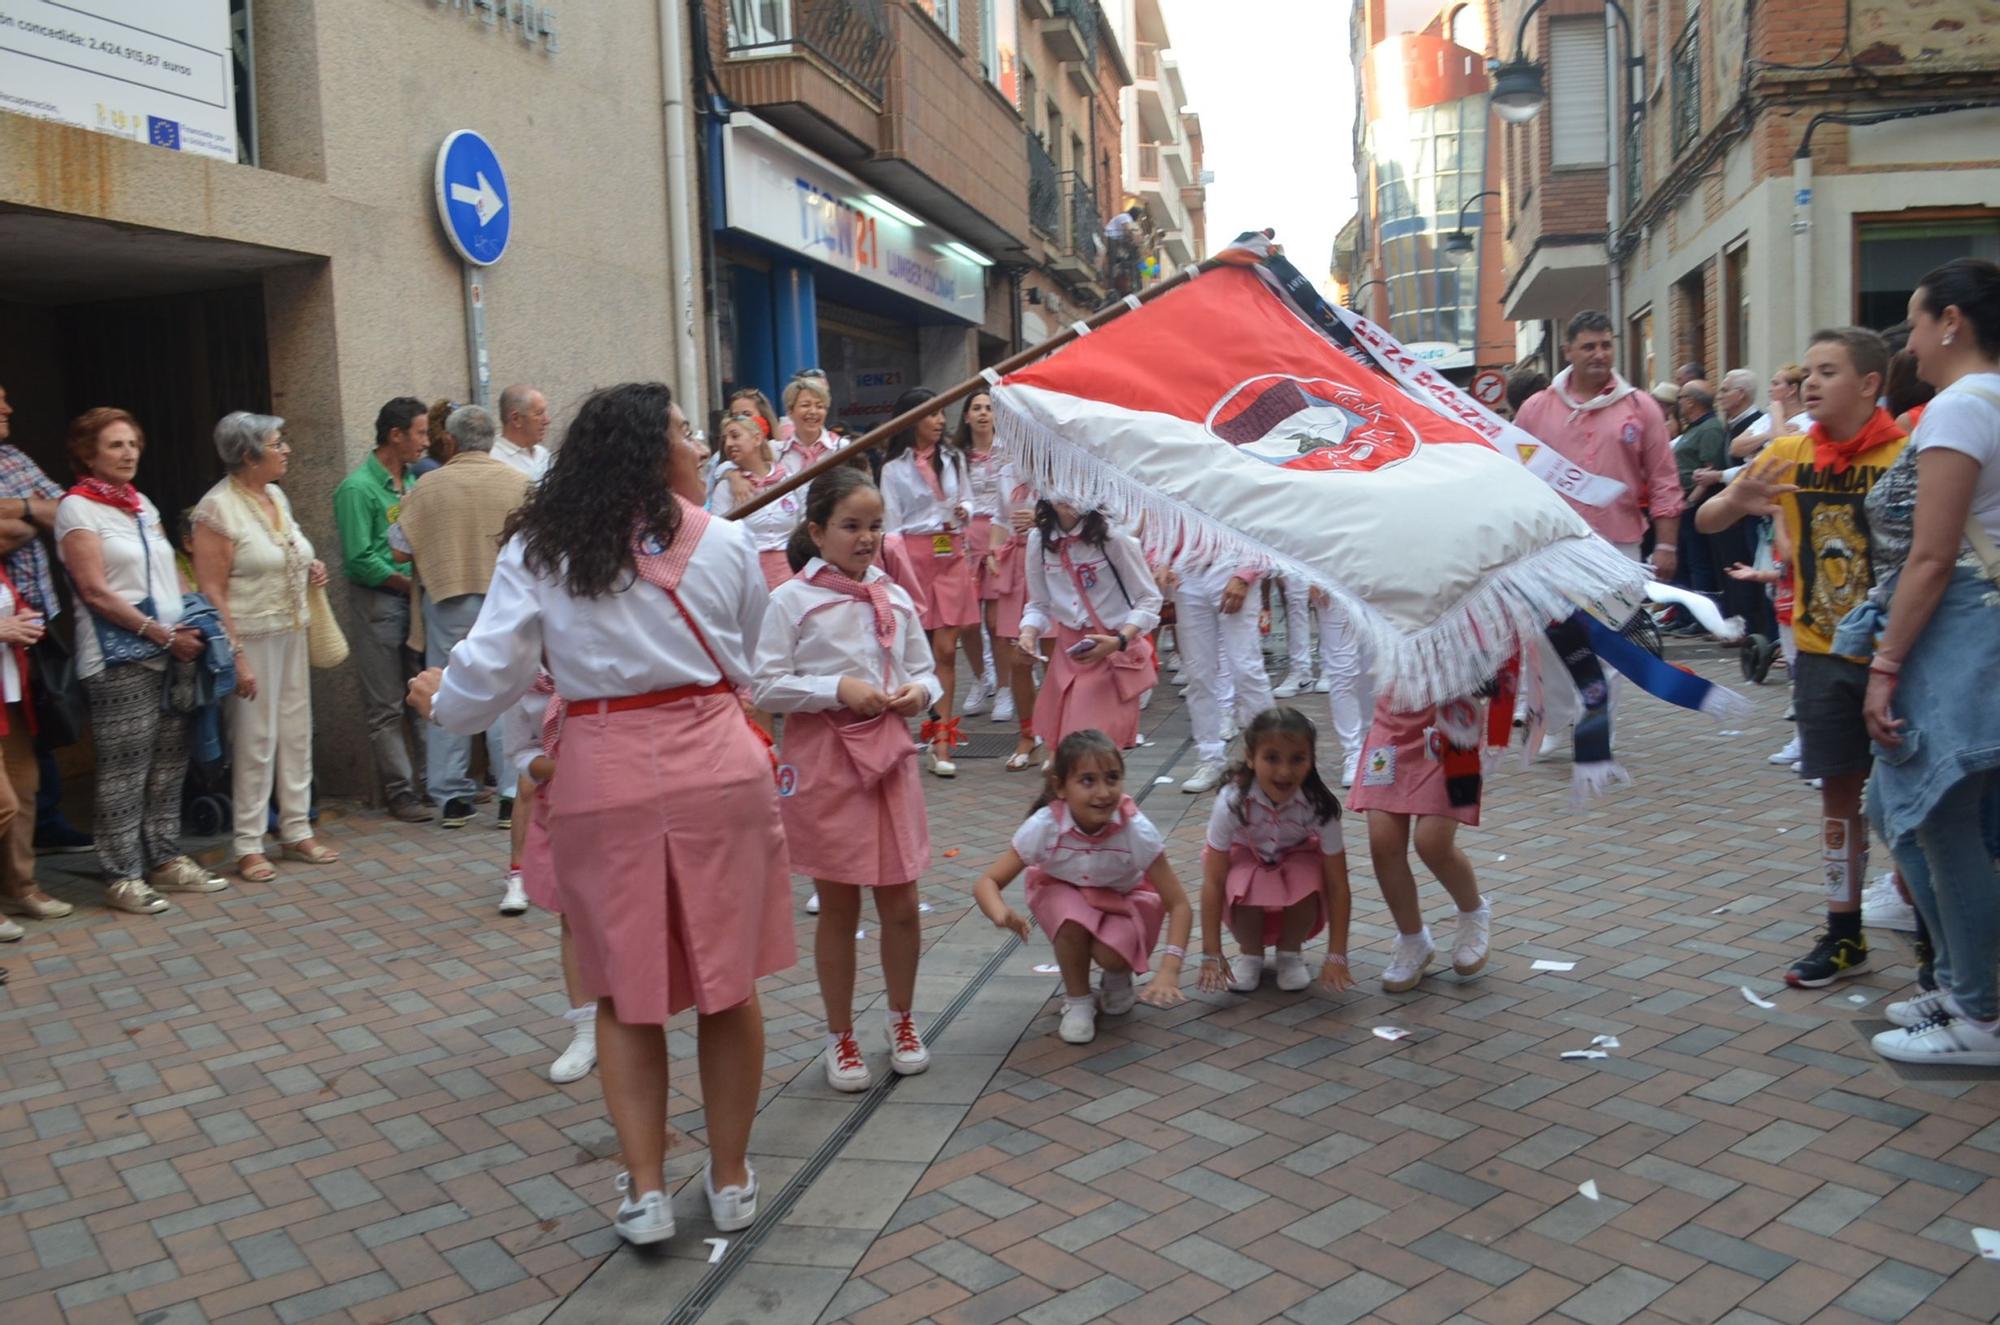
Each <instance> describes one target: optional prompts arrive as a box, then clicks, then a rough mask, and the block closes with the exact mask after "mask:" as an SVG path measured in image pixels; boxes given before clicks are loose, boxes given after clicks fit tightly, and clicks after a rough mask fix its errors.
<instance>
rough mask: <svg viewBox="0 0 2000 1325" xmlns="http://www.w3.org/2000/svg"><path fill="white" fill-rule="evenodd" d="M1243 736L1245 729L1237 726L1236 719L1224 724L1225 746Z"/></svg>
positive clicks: (1225, 721) (1229, 719) (1228, 720)
mask: <svg viewBox="0 0 2000 1325" xmlns="http://www.w3.org/2000/svg"><path fill="white" fill-rule="evenodd" d="M1242 734H1243V729H1242V728H1241V727H1239V726H1237V725H1236V719H1234V718H1228V719H1226V720H1224V722H1223V724H1222V743H1223V744H1224V745H1228V744H1229V743H1230V742H1231V741H1233V740H1235V739H1236V738H1237V737H1239V736H1241V735H1242Z"/></svg>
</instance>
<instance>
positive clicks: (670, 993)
mask: <svg viewBox="0 0 2000 1325" xmlns="http://www.w3.org/2000/svg"><path fill="white" fill-rule="evenodd" d="M558 763H559V764H560V772H559V773H558V774H557V776H556V777H555V778H554V779H552V780H551V781H550V783H549V785H548V786H547V787H546V788H544V789H543V792H542V795H541V796H540V797H538V799H539V800H545V801H546V802H547V803H548V825H549V840H550V845H551V847H552V848H553V851H552V855H553V858H554V862H555V872H556V876H557V877H558V878H560V879H562V880H563V881H564V883H563V888H562V903H563V915H564V916H565V918H567V919H568V921H569V923H570V934H571V937H572V939H573V940H574V945H575V953H576V964H577V972H578V975H579V976H580V977H581V984H582V988H581V989H580V990H579V991H578V993H579V995H580V997H581V999H582V1000H583V1001H592V1000H596V999H602V998H608V999H610V1000H611V1002H612V1004H613V1006H614V1008H615V1010H616V1014H617V1017H618V1020H620V1021H621V1022H624V1023H625V1024H627V1025H638V1026H656V1025H663V1024H665V1022H666V1021H667V1019H668V1018H669V1017H671V1016H673V1015H674V1014H675V1013H677V1012H680V1011H682V1010H683V1009H685V1008H687V1007H690V1006H692V1007H694V1008H696V1009H697V1010H699V1011H701V1012H723V1011H727V1010H728V1009H730V1008H733V1007H736V1006H738V1005H739V1004H741V1003H743V1002H745V1001H746V1000H747V999H749V998H750V997H751V996H752V995H753V994H754V993H755V992H756V988H757V979H758V977H759V976H765V975H772V974H775V973H777V972H779V971H783V970H786V969H788V968H789V967H791V966H792V965H793V963H794V962H796V961H797V960H798V950H797V946H796V944H795V942H794V940H793V935H792V914H791V910H792V899H791V865H790V861H789V859H788V857H787V855H786V852H785V835H784V832H783V831H782V830H781V829H780V827H779V814H778V792H777V788H776V787H774V786H773V785H772V782H771V761H770V758H769V755H768V753H767V752H766V751H765V749H764V747H763V746H762V745H761V744H760V743H759V742H758V741H757V739H756V738H755V737H754V736H753V735H751V732H750V727H749V724H748V723H746V722H745V721H744V718H743V708H742V705H740V704H739V703H738V702H737V700H736V698H735V696H733V695H704V696H701V697H699V698H696V699H689V700H683V701H682V702H680V703H677V704H665V705H662V706H660V707H658V708H643V709H631V710H628V711H626V712H623V713H609V714H604V713H585V712H580V711H579V710H578V709H576V708H572V709H571V711H570V714H569V717H568V719H567V720H566V722H565V723H564V726H563V734H562V748H561V750H560V752H559V754H558Z"/></svg>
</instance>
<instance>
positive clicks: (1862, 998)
mask: <svg viewBox="0 0 2000 1325" xmlns="http://www.w3.org/2000/svg"><path fill="white" fill-rule="evenodd" d="M1847 1001H1848V1002H1850V1003H1856V1004H1859V1003H1866V1002H1867V1001H1868V995H1866V994H1849V995H1848V996H1847Z"/></svg>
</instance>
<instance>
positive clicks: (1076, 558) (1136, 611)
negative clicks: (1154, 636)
mask: <svg viewBox="0 0 2000 1325" xmlns="http://www.w3.org/2000/svg"><path fill="white" fill-rule="evenodd" d="M1065 545H1066V546H1067V547H1068V549H1069V556H1070V567H1071V568H1072V569H1074V570H1075V571H1076V576H1075V578H1072V577H1071V576H1070V573H1069V571H1068V570H1065V569H1064V568H1063V564H1062V554H1061V548H1062V547H1063V546H1065ZM1027 567H1028V605H1027V608H1026V610H1024V611H1023V612H1022V613H1021V629H1023V630H1032V631H1034V632H1035V633H1036V634H1037V635H1046V634H1048V633H1049V632H1050V631H1051V630H1053V629H1054V628H1055V627H1056V626H1057V625H1064V626H1068V627H1069V628H1070V629H1071V630H1075V631H1081V632H1083V633H1084V634H1094V633H1095V632H1096V630H1097V627H1096V624H1095V623H1094V622H1093V621H1092V620H1091V612H1090V610H1089V609H1087V608H1086V607H1085V606H1084V595H1085V594H1088V595H1089V603H1090V609H1095V611H1096V614H1097V619H1098V620H1099V621H1102V622H1103V623H1104V629H1105V630H1107V631H1118V630H1122V629H1124V628H1125V627H1126V626H1134V627H1137V628H1138V630H1139V633H1140V634H1142V635H1143V634H1145V633H1146V632H1147V631H1149V630H1151V629H1153V627H1155V626H1157V625H1159V624H1160V603H1161V598H1160V586H1159V585H1158V584H1156V583H1154V581H1153V572H1152V570H1151V569H1149V568H1148V567H1147V565H1146V554H1145V553H1144V552H1141V551H1140V550H1139V541H1138V540H1137V539H1135V538H1133V537H1132V536H1131V535H1130V534H1121V533H1116V532H1113V533H1112V534H1111V536H1110V537H1108V538H1107V539H1105V540H1104V546H1103V547H1101V548H1097V547H1092V546H1091V545H1090V544H1088V543H1086V542H1084V541H1083V540H1082V539H1080V538H1063V539H1059V540H1057V547H1054V548H1050V547H1047V546H1045V545H1044V543H1043V541H1042V533H1041V530H1039V529H1037V530H1035V531H1034V532H1033V533H1031V534H1029V535H1028V555H1027ZM1079 581H1080V582H1081V583H1082V586H1083V593H1078V592H1077V585H1078V582H1079Z"/></svg>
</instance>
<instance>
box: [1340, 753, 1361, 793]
mask: <svg viewBox="0 0 2000 1325" xmlns="http://www.w3.org/2000/svg"><path fill="white" fill-rule="evenodd" d="M1360 771H1361V752H1360V751H1359V750H1349V751H1348V752H1347V757H1346V758H1345V759H1343V760H1341V761H1340V785H1341V786H1343V787H1351V786H1353V785H1354V776H1355V774H1357V773H1359V772H1360Z"/></svg>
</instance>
